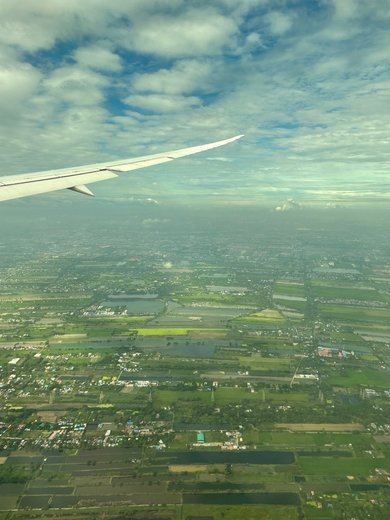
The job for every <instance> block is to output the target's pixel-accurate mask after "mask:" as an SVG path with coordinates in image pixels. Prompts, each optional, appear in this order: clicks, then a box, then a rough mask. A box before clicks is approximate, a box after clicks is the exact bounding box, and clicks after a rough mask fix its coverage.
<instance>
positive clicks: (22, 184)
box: [0, 135, 243, 201]
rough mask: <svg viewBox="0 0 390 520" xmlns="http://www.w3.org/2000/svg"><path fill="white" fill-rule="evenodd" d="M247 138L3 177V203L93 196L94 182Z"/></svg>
mask: <svg viewBox="0 0 390 520" xmlns="http://www.w3.org/2000/svg"><path fill="white" fill-rule="evenodd" d="M241 137H243V136H242V135H237V136H235V137H231V138H230V139H224V140H223V141H217V142H215V143H209V144H203V145H200V146H193V147H191V148H183V149H181V150H174V151H172V152H164V153H159V154H154V155H145V156H143V157H134V158H132V159H123V160H122V161H112V162H110V161H107V162H104V163H99V164H89V165H87V166H77V167H74V168H64V169H61V170H48V171H42V172H36V173H28V174H19V175H8V176H4V177H1V176H0V201H3V200H9V199H17V198H20V197H28V196H29V195H38V194H39V193H46V192H49V191H56V190H61V189H64V188H68V189H71V190H74V191H78V192H80V193H84V194H86V195H93V193H92V192H91V191H90V190H89V189H88V188H87V187H86V186H85V185H86V184H90V183H91V182H97V181H104V180H106V179H112V178H114V177H117V176H118V175H119V174H120V173H122V172H129V171H132V170H137V169H139V168H147V167H148V166H154V165H155V164H162V163H165V162H169V161H173V160H174V159H178V158H179V157H185V156H186V155H192V154H194V153H199V152H204V151H206V150H211V149H212V148H217V147H218V146H223V145H225V144H228V143H231V142H233V141H236V140H237V139H240V138H241Z"/></svg>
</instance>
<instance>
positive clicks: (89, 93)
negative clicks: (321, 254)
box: [0, 0, 390, 209]
mask: <svg viewBox="0 0 390 520" xmlns="http://www.w3.org/2000/svg"><path fill="white" fill-rule="evenodd" d="M389 25H390V9H389V4H388V0H372V1H370V2H367V1H366V0H305V1H304V0H290V1H288V0H272V1H271V0H214V1H213V2H210V1H205V0H131V1H129V0H111V1H108V0H82V1H81V0H67V1H64V0H50V1H42V0H29V1H28V2H26V1H24V0H2V1H1V3H0V154H1V172H0V174H3V175H6V174H13V173H19V172H26V171H37V170H41V169H49V168H56V167H66V166H72V165H77V164H85V163H91V162H98V161H103V160H105V159H107V158H111V159H112V158H125V157H129V156H133V155H143V154H146V153H149V152H150V153H155V152H159V151H163V150H166V149H167V150H170V149H175V148H180V147H185V146H189V145H192V144H194V145H195V144H201V143H204V142H209V141H213V140H217V139H223V138H226V137H230V136H232V135H236V134H241V133H244V134H245V136H246V137H245V139H243V140H242V141H240V142H239V143H235V144H233V145H231V146H229V147H226V148H223V149H221V150H217V151H214V152H209V153H208V154H207V155H204V156H202V157H201V156H197V157H194V158H191V159H190V158H188V159H183V160H182V161H177V163H175V164H170V165H169V166H159V167H157V168H155V169H154V170H152V169H150V170H143V171H141V172H140V173H139V174H133V175H131V176H130V177H127V178H122V179H120V180H118V181H108V182H106V183H104V184H103V183H102V184H101V185H96V188H94V191H95V192H96V193H97V194H98V195H99V196H100V197H106V198H116V199H118V200H119V199H123V200H132V199H142V198H145V199H147V198H154V199H157V200H158V199H161V200H168V199H172V200H176V201H180V200H184V201H185V200H192V201H195V200H198V201H207V202H213V203H260V202H264V201H270V203H272V204H276V205H278V207H279V208H282V209H288V208H289V207H291V204H288V203H286V201H287V200H288V199H289V198H293V199H294V200H298V201H299V202H302V203H306V202H308V201H314V202H317V203H323V204H333V203H336V202H337V203H338V202H340V201H354V200H362V199H366V198H370V199H372V198H380V197H388V196H389V195H390V183H389V170H390V167H389V163H390V161H389V159H390V147H389V144H390V120H389V113H390V109H389V107H390V70H389V69H390V31H389V30H388V28H389ZM54 196H55V197H59V200H60V199H61V200H62V199H63V200H65V199H64V198H71V197H74V196H76V195H75V194H72V193H68V192H66V193H64V194H60V195H54Z"/></svg>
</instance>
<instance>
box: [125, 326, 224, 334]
mask: <svg viewBox="0 0 390 520" xmlns="http://www.w3.org/2000/svg"><path fill="white" fill-rule="evenodd" d="M224 330H225V329H208V328H201V327H192V328H180V327H172V328H141V329H131V330H130V332H136V333H137V334H138V335H139V336H187V334H189V333H191V332H220V331H224Z"/></svg>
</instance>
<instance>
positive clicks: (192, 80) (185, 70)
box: [133, 59, 217, 94]
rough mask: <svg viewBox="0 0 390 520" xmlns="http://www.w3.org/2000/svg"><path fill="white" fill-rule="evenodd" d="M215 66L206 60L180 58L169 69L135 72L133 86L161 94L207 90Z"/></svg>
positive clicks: (141, 90)
mask: <svg viewBox="0 0 390 520" xmlns="http://www.w3.org/2000/svg"><path fill="white" fill-rule="evenodd" d="M216 73H217V71H216V70H215V66H213V64H212V63H211V62H208V61H199V60H194V59H192V60H180V61H178V62H177V63H176V64H175V66H174V67H173V68H171V69H160V70H159V71H157V72H154V73H146V74H135V75H134V76H133V87H134V89H135V90H137V91H140V92H159V93H163V94H188V93H190V92H193V91H195V90H201V91H207V90H209V89H210V88H211V87H210V83H211V80H210V76H212V75H213V74H216Z"/></svg>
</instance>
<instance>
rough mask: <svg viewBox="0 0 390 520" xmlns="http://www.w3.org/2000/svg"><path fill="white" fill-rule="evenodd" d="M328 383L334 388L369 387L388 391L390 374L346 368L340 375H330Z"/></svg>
mask: <svg viewBox="0 0 390 520" xmlns="http://www.w3.org/2000/svg"><path fill="white" fill-rule="evenodd" d="M327 383H328V384H330V385H334V386H345V387H348V386H360V385H364V386H368V387H372V388H384V389H388V388H389V386H390V380H389V372H388V371H387V370H386V371H385V370H383V371H379V370H374V369H371V368H346V369H344V370H343V372H342V373H341V374H340V373H339V374H330V375H329V377H328V378H327Z"/></svg>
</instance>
